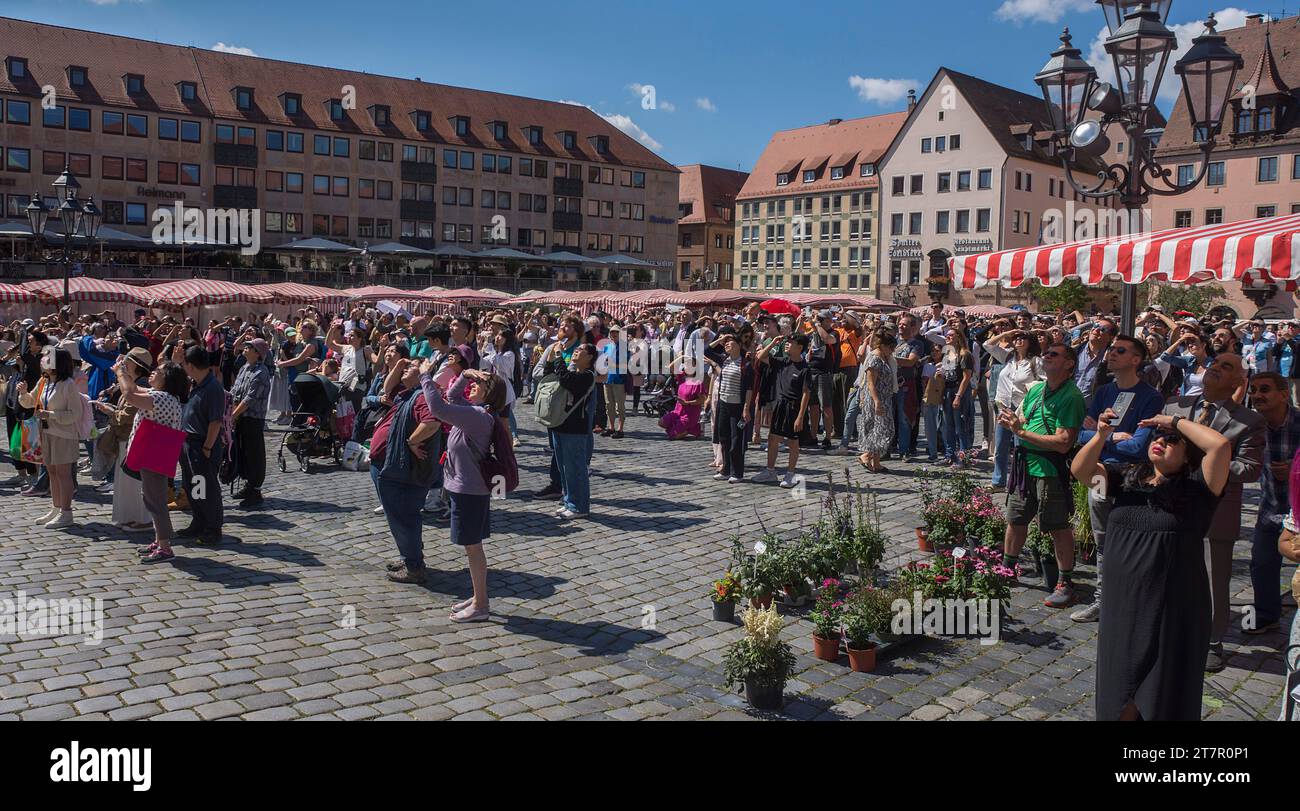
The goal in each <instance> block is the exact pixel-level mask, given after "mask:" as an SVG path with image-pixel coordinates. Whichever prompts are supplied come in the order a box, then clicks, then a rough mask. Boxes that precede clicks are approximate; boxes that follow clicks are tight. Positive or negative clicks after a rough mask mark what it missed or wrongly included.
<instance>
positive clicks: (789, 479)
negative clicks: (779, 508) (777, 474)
mask: <svg viewBox="0 0 1300 811" xmlns="http://www.w3.org/2000/svg"><path fill="white" fill-rule="evenodd" d="M794 485H795V481H794V474H793V473H787V474H785V476H784V477H783V478H782V479H781V486H782V487H784V488H785V489H787V490H789V489H790V488H791V487H794Z"/></svg>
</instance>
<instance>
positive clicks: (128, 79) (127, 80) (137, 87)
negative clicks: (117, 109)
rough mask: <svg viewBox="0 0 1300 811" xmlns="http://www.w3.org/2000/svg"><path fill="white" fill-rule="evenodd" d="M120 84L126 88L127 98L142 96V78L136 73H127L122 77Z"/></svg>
mask: <svg viewBox="0 0 1300 811" xmlns="http://www.w3.org/2000/svg"><path fill="white" fill-rule="evenodd" d="M122 84H123V85H124V86H125V87H126V94H127V95H128V96H143V95H144V77H143V76H141V75H140V74H138V73H128V74H126V75H125V76H123V77H122Z"/></svg>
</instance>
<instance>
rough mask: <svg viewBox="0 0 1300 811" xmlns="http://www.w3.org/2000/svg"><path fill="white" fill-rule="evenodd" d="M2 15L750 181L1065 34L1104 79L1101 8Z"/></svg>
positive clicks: (169, 9)
mask: <svg viewBox="0 0 1300 811" xmlns="http://www.w3.org/2000/svg"><path fill="white" fill-rule="evenodd" d="M1173 5H1174V8H1173V12H1172V14H1171V15H1170V24H1171V25H1175V26H1176V30H1177V31H1178V33H1179V35H1180V44H1185V43H1186V42H1188V41H1190V39H1191V37H1192V36H1195V35H1196V33H1198V32H1199V30H1200V25H1199V24H1197V23H1195V22H1194V21H1195V20H1200V19H1203V18H1204V17H1205V15H1206V14H1207V13H1208V12H1210V11H1215V12H1217V13H1218V15H1219V18H1220V20H1221V25H1220V27H1221V28H1224V27H1234V26H1236V25H1240V24H1242V20H1243V19H1244V17H1245V14H1246V13H1247V12H1246V11H1245V10H1243V9H1242V8H1241V7H1232V6H1230V5H1227V4H1225V3H1223V2H1222V0H1219V2H1204V1H1203V0H1175V2H1174V4H1173ZM358 9H360V10H361V11H360V12H359V11H358ZM0 14H3V15H5V16H12V17H19V18H22V19H28V20H35V21H40V22H49V23H55V24H58V25H67V26H71V27H76V28H88V29H92V30H97V31H104V32H107V33H113V34H123V35H127V36H134V37H140V38H143V39H151V40H159V41H163V42H171V43H177V44H183V45H194V46H197V47H204V48H211V47H217V48H233V49H247V50H249V51H251V52H253V53H256V54H257V55H259V56H266V57H272V58H276V59H285V60H289V61H295V62H307V63H312V64H320V65H330V66H335V67H340V68H347V69H356V70H365V71H368V72H372V73H383V74H388V75H393V76H403V77H414V76H420V77H422V78H424V79H425V80H426V81H436V82H442V83H446V84H453V85H462V86H467V87H476V88H482V89H486V90H497V91H502V92H509V93H515V94H519V95H524V96H534V97H537V98H544V99H554V100H567V101H574V102H580V103H583V104H586V105H588V106H590V107H591V108H593V109H594V110H596V111H597V112H598V113H600V114H602V115H604V116H606V117H608V118H610V120H611V121H613V122H614V123H615V124H616V125H618V126H619V127H620V128H621V129H623V130H624V131H626V132H628V133H629V134H632V135H634V136H635V137H638V138H640V139H641V140H642V141H643V142H644V143H646V145H647V146H650V147H651V148H653V149H655V151H657V152H658V153H659V154H660V155H662V156H663V157H665V158H666V159H668V160H670V161H672V162H673V163H677V164H683V163H707V164H713V165H717V166H724V167H727V168H732V169H735V168H739V169H742V170H745V171H748V170H749V169H750V168H751V167H752V166H753V164H754V161H755V160H756V159H757V158H758V155H759V153H760V152H761V151H762V149H763V147H764V145H766V143H767V140H768V138H769V137H770V135H771V133H772V132H773V131H775V130H778V129H789V128H792V127H797V126H803V125H807V124H813V123H820V122H824V121H826V120H827V119H829V118H834V117H840V118H853V117H857V116H863V115H872V114H875V113H883V112H890V111H893V110H899V109H902V108H903V106H904V105H905V103H906V92H907V89H908V88H910V87H915V88H916V90H917V92H918V94H919V93H920V92H921V91H922V90H923V89H924V87H925V85H926V83H927V82H928V81H929V80H930V78H931V77H932V76H933V75H934V71H935V70H936V69H937V68H938V67H939V66H940V65H947V66H949V67H952V68H954V69H956V70H961V71H964V72H967V73H972V74H975V75H977V76H980V77H982V78H985V79H988V80H990V81H994V82H997V83H999V84H1004V85H1007V86H1010V87H1015V88H1017V89H1021V90H1024V91H1026V92H1031V93H1036V92H1037V91H1036V88H1035V86H1034V85H1033V81H1032V78H1033V75H1034V73H1035V72H1037V71H1038V69H1039V68H1040V67H1042V64H1043V62H1045V61H1046V59H1047V55H1048V54H1049V53H1050V52H1051V51H1052V49H1053V48H1055V47H1056V45H1057V36H1058V35H1059V33H1060V29H1061V27H1062V26H1063V25H1069V26H1070V27H1071V30H1072V31H1073V32H1074V34H1075V44H1076V45H1077V46H1079V47H1080V48H1081V49H1082V50H1083V51H1084V53H1085V55H1087V54H1089V53H1090V52H1092V53H1093V57H1094V58H1093V64H1094V65H1096V66H1097V68H1098V70H1102V69H1103V64H1102V62H1101V61H1100V59H1099V58H1098V57H1100V56H1102V54H1101V53H1100V44H1099V40H1098V32H1099V31H1100V30H1101V29H1102V28H1103V27H1104V22H1103V19H1102V15H1101V12H1100V9H1099V7H1097V6H1096V5H1095V4H1094V2H1093V0H929V2H917V1H916V0H913V2H906V3H899V2H882V1H881V0H860V1H859V2H841V0H822V1H819V2H815V3H806V4H805V3H790V2H772V1H771V0H748V2H737V1H736V0H691V1H690V2H685V1H684V0H660V1H659V2H656V3H653V4H651V3H639V2H625V1H624V0H604V1H603V2H600V1H598V0H549V2H543V3H537V2H516V1H515V0H489V1H488V2H468V3H467V2H455V3H445V2H427V1H425V2H415V1H414V0H401V1H400V2H399V0H360V1H358V0H350V1H349V2H336V1H335V0H315V1H314V2H306V0H270V1H269V2H268V0H257V1H256V2H253V1H252V0H216V1H214V0H5V2H3V3H0ZM246 20H256V21H257V25H256V26H255V27H253V26H249V25H247V24H245V22H243V21H246ZM284 32H293V33H292V35H290V36H285V34H284ZM647 85H648V86H651V87H653V89H654V99H655V102H656V103H655V105H654V109H645V106H646V104H645V102H646V100H647V99H648V93H649V91H647V90H646V89H645V86H647ZM1164 89H1165V91H1166V93H1165V96H1166V99H1167V98H1168V97H1169V95H1170V94H1171V93H1172V92H1174V91H1175V90H1176V82H1175V81H1173V79H1172V77H1167V78H1166V81H1165V83H1164ZM1166 106H1167V103H1166Z"/></svg>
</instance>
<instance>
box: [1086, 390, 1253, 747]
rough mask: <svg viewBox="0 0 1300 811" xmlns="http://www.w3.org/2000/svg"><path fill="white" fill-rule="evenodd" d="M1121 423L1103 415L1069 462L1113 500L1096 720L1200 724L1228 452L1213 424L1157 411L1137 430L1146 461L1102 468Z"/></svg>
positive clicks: (1090, 484)
mask: <svg viewBox="0 0 1300 811" xmlns="http://www.w3.org/2000/svg"><path fill="white" fill-rule="evenodd" d="M1117 421H1118V420H1117V419H1116V415H1115V412H1114V411H1113V410H1111V409H1107V410H1106V411H1105V412H1103V413H1102V415H1101V417H1100V418H1099V419H1098V421H1097V433H1096V434H1095V435H1094V436H1093V438H1092V439H1091V440H1090V441H1089V442H1088V443H1087V444H1086V445H1084V446H1083V448H1082V450H1080V451H1079V453H1078V454H1077V455H1076V456H1075V458H1074V462H1073V464H1072V465H1071V472H1072V473H1073V474H1074V477H1075V478H1076V479H1078V480H1079V481H1080V482H1082V483H1083V484H1084V485H1086V486H1088V487H1090V488H1092V489H1093V490H1094V491H1100V492H1101V493H1102V494H1103V495H1107V496H1113V498H1114V507H1113V508H1112V509H1111V513H1110V518H1109V520H1108V522H1107V524H1106V572H1105V575H1106V601H1105V602H1103V603H1102V609H1101V626H1100V630H1099V633H1098V641H1097V700H1096V701H1097V704H1096V709H1097V720H1099V721H1116V720H1119V721H1135V720H1146V721H1178V720H1181V721H1195V720H1199V719H1200V717H1201V691H1202V687H1203V684H1204V673H1203V671H1204V666H1205V650H1206V648H1207V647H1208V645H1209V641H1210V619H1211V606H1210V588H1209V579H1208V576H1207V575H1206V571H1205V558H1204V552H1203V540H1202V539H1203V538H1204V537H1205V533H1206V531H1207V530H1208V529H1209V527H1210V520H1211V519H1212V518H1213V517H1214V510H1215V508H1216V507H1217V505H1218V502H1219V497H1220V496H1221V495H1222V494H1223V490H1224V487H1225V486H1226V485H1227V483H1228V465H1229V463H1230V462H1231V461H1232V446H1231V444H1230V443H1229V442H1228V440H1227V439H1225V438H1224V436H1223V435H1222V434H1220V433H1219V432H1218V431H1215V430H1214V429H1213V428H1210V427H1209V426H1205V425H1200V424H1198V423H1195V422H1193V421H1192V420H1185V419H1182V418H1181V417H1171V416H1168V415H1164V414H1157V415H1156V416H1154V417H1152V418H1151V419H1148V420H1143V421H1142V422H1141V423H1139V425H1140V426H1141V427H1143V428H1153V429H1155V431H1156V435H1155V438H1154V439H1153V440H1152V442H1151V444H1150V445H1149V446H1148V447H1147V455H1146V459H1145V460H1144V461H1142V462H1137V463H1133V464H1128V465H1102V464H1100V462H1099V460H1100V459H1101V454H1102V449H1103V448H1104V447H1105V444H1106V441H1107V439H1109V438H1110V436H1111V434H1113V433H1114V431H1115V427H1114V423H1115V422H1117Z"/></svg>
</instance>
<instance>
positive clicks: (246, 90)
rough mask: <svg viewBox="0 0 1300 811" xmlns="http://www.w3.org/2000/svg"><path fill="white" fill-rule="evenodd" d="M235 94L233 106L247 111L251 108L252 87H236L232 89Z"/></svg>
mask: <svg viewBox="0 0 1300 811" xmlns="http://www.w3.org/2000/svg"><path fill="white" fill-rule="evenodd" d="M233 93H234V96H235V107H236V108H237V109H239V110H242V111H244V112H247V111H249V110H251V109H253V88H251V87H236V88H235V89H234V91H233Z"/></svg>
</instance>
